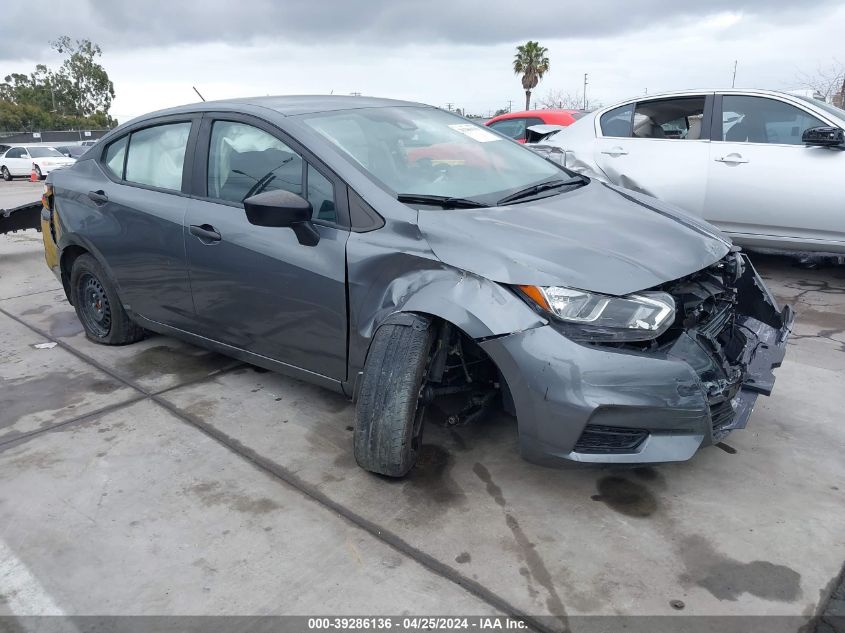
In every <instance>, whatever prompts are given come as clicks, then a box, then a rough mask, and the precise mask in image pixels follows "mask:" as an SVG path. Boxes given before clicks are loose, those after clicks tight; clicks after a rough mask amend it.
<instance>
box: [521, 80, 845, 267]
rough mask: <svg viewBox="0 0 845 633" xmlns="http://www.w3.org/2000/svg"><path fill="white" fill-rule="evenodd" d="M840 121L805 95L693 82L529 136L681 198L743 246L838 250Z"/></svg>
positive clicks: (617, 177) (591, 166) (842, 223)
mask: <svg viewBox="0 0 845 633" xmlns="http://www.w3.org/2000/svg"><path fill="white" fill-rule="evenodd" d="M819 128H824V129H819ZM843 128H845V111H843V110H841V109H839V108H836V107H834V106H832V105H829V104H827V103H824V102H822V101H818V100H815V99H812V98H809V97H802V96H798V95H794V94H786V93H782V92H775V91H769V90H713V91H705V90H702V91H686V92H675V93H667V94H662V95H654V96H652V95H649V96H647V97H639V98H636V99H630V100H628V101H625V102H622V103H619V104H616V105H613V106H610V107H607V108H603V109H601V110H597V111H595V112H593V113H591V114H589V115H587V116H585V117H583V118H582V119H580V120H578V121H576V122H575V123H573V124H572V125H570V126H569V127H566V128H563V129H560V130H557V131H551V135H550V136H547V137H546V138H545V139H543V140H542V141H540V142H539V143H538V144H529V145H528V146H529V147H532V148H533V149H535V151H538V152H540V153H542V154H545V155H546V156H547V157H549V158H550V159H552V160H556V161H557V162H560V163H562V164H564V165H565V166H566V167H568V168H570V169H573V170H575V171H579V172H581V173H584V174H586V175H588V176H591V177H594V178H598V179H600V180H603V181H605V182H610V183H612V184H615V185H619V186H622V187H626V188H628V189H633V190H635V191H638V192H642V193H646V194H649V195H651V196H654V197H655V198H659V199H661V200H665V201H667V202H670V203H673V204H675V205H677V206H679V207H681V208H683V209H686V210H687V211H688V212H689V213H691V214H693V215H697V216H700V217H703V218H704V219H706V220H708V221H710V222H712V223H713V224H715V225H716V226H718V227H719V228H720V229H722V230H723V231H724V232H725V233H727V234H728V235H729V236H730V237H731V238H732V239H733V240H734V241H735V242H736V243H737V244H740V245H743V246H745V247H747V248H751V249H758V250H766V249H769V250H775V251H793V252H794V251H799V252H800V251H813V252H826V253H836V254H842V253H845V186H843V185H842V179H843V176H845V132H843ZM808 130H809V132H808Z"/></svg>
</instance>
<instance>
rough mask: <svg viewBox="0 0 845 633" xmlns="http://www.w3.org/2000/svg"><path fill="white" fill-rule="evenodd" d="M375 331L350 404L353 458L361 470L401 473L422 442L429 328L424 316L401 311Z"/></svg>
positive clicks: (432, 332) (432, 330)
mask: <svg viewBox="0 0 845 633" xmlns="http://www.w3.org/2000/svg"><path fill="white" fill-rule="evenodd" d="M403 316H404V317H406V318H405V319H404V321H403V322H402V323H386V324H384V325H382V326H381V327H380V328H379V329H378V330H377V331H376V333H375V336H374V337H373V341H372V344H371V346H370V353H369V355H368V356H367V362H366V363H365V365H364V376H363V380H362V383H361V390H360V392H359V394H358V403H357V407H356V409H355V433H354V436H353V442H354V447H355V461H356V462H358V465H359V466H360V467H361V468H364V469H365V470H369V471H371V472H374V473H380V474H382V475H388V476H389V477H402V476H403V475H405V474H407V472H408V471H409V470H411V468H412V467H413V466H414V463H415V462H416V461H417V455H418V453H419V449H420V445H421V443H422V431H423V417H424V415H425V403H424V398H423V393H422V392H423V389H424V388H425V383H426V377H427V374H428V367H429V361H430V357H431V350H432V345H433V343H434V339H435V328H434V327H433V324H432V321H431V319H430V318H428V317H424V316H422V315H417V314H407V315H403Z"/></svg>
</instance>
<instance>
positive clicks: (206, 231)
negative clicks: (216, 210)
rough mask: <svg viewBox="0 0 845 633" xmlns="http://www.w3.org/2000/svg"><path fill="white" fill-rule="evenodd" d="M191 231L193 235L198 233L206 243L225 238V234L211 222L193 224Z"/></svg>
mask: <svg viewBox="0 0 845 633" xmlns="http://www.w3.org/2000/svg"><path fill="white" fill-rule="evenodd" d="M190 231H191V235H196V236H197V237H198V238H200V240H201V241H203V242H206V243H209V242H219V241H220V240H222V239H223V236H222V235H220V233H218V232H217V230H216V229H215V228H214V227H213V226H211V225H210V224H192V225H191V228H190Z"/></svg>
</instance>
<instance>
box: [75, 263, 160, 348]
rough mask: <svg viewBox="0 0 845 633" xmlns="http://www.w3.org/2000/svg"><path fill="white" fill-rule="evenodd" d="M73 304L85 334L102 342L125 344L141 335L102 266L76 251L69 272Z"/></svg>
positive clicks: (142, 331) (141, 330)
mask: <svg viewBox="0 0 845 633" xmlns="http://www.w3.org/2000/svg"><path fill="white" fill-rule="evenodd" d="M70 288H71V293H72V298H73V307H74V308H75V309H76V316H77V317H78V318H79V322H80V323H82V327H83V328H84V329H85V336H87V337H88V338H89V339H90V340H92V341H94V342H95V343H100V344H102V345H127V344H128V343H134V342H135V341H140V340H141V339H142V338H144V334H145V332H144V329H143V328H141V327H139V326H138V325H136V324H135V323H134V322H133V321H132V320H131V319H130V318H129V316H128V315H127V314H126V311H125V310H124V309H123V304H121V302H120V298H119V297H118V296H117V290H116V289H115V287H114V285H113V284H112V283H111V281H109V279H108V276H107V275H106V272H105V270H104V269H103V267H102V266H101V265H100V262H98V261H97V260H96V259H94V257H92V256H91V255H88V254H85V255H80V256H79V257H78V258H77V259H76V261H74V262H73V269H72V270H71V273H70Z"/></svg>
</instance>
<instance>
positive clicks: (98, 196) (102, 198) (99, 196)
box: [88, 189, 109, 204]
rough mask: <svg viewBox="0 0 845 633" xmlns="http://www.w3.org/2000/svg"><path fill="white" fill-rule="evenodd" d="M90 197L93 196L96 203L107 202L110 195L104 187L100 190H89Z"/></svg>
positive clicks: (92, 198)
mask: <svg viewBox="0 0 845 633" xmlns="http://www.w3.org/2000/svg"><path fill="white" fill-rule="evenodd" d="M88 197H89V198H91V200H92V201H93V202H94V204H105V203H106V202H108V201H109V197H108V196H107V195H106V192H105V191H103V190H102V189H99V190H98V191H89V192H88Z"/></svg>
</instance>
